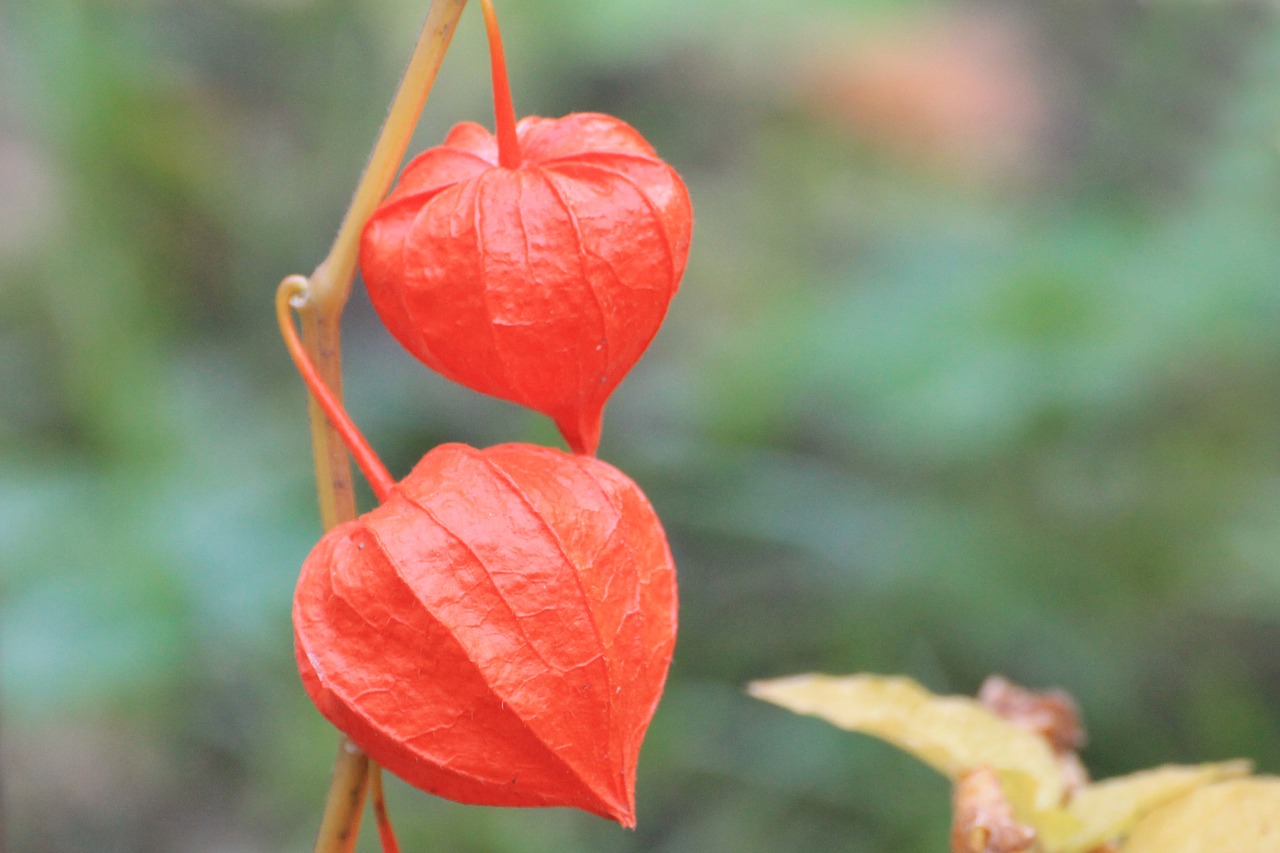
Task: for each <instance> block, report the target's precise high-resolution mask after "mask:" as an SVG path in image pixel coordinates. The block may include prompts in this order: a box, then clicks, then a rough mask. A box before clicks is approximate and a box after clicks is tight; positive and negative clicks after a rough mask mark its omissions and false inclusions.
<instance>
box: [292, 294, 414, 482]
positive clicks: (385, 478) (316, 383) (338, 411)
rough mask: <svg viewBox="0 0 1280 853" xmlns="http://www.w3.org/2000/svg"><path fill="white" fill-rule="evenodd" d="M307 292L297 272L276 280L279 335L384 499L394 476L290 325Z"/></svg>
mask: <svg viewBox="0 0 1280 853" xmlns="http://www.w3.org/2000/svg"><path fill="white" fill-rule="evenodd" d="M308 295H309V290H308V287H307V280H306V279H305V278H304V277H302V276H300V275H291V276H289V277H288V278H286V279H285V280H284V281H282V282H280V287H279V289H278V290H276V320H277V321H278V322H279V324H280V334H281V335H282V336H283V337H284V343H285V346H286V347H288V348H289V355H290V356H291V357H292V358H293V363H294V365H295V366H296V367H297V368H298V373H299V374H301V375H302V381H303V382H305V383H306V384H307V388H308V390H310V391H311V395H312V396H313V397H315V400H316V402H317V403H319V404H320V408H321V409H323V410H324V413H325V416H326V417H328V418H329V422H330V423H331V424H333V428H334V429H335V430H337V432H338V435H340V436H341V437H342V443H343V444H345V445H346V446H347V450H349V451H350V452H351V457H352V458H353V459H355V461H356V464H357V465H359V466H360V470H361V472H363V473H364V476H365V479H366V480H368V481H369V485H370V486H372V487H373V493H374V494H375V495H377V497H378V501H379V503H382V502H385V501H386V500H387V498H388V497H390V496H391V492H392V490H393V489H394V488H395V486H396V481H395V479H394V478H392V476H391V474H389V473H388V472H387V469H386V467H385V466H384V465H383V464H382V460H381V459H379V458H378V455H377V454H376V453H374V452H373V448H371V447H370V446H369V442H368V441H366V440H365V437H364V436H363V435H361V434H360V430H359V429H357V428H356V425H355V424H354V423H352V421H351V418H350V417H348V415H347V412H346V410H345V409H343V408H342V404H341V403H339V402H338V400H337V398H335V397H334V396H333V394H332V392H330V391H329V388H328V386H327V385H325V383H324V380H323V379H321V378H320V373H319V371H318V370H317V369H316V366H315V364H314V363H312V361H311V357H310V356H309V355H307V352H306V350H305V349H304V348H303V346H302V340H301V339H300V338H299V337H298V330H297V329H296V328H295V327H294V325H293V314H292V312H291V309H292V308H294V307H299V306H300V304H305V301H304V300H306V299H307V298H308Z"/></svg>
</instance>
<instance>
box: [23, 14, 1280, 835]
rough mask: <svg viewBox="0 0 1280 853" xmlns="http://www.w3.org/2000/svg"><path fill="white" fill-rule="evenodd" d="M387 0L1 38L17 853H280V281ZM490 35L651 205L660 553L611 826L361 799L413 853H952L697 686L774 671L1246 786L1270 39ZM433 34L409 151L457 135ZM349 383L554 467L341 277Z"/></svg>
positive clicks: (1252, 739) (345, 124)
mask: <svg viewBox="0 0 1280 853" xmlns="http://www.w3.org/2000/svg"><path fill="white" fill-rule="evenodd" d="M424 9H425V2H423V0H413V2H411V0H381V2H372V0H360V2H355V3H343V2H338V0H201V2H197V0H81V1H80V2H76V0H5V2H4V4H3V6H0V390H2V392H3V393H0V584H2V586H0V595H2V606H3V612H2V630H3V633H2V634H0V655H2V660H3V682H2V685H0V701H3V717H2V718H0V749H2V750H3V782H2V785H3V798H4V800H3V802H4V818H3V820H4V823H5V829H6V832H7V834H8V836H9V841H10V845H11V848H12V849H13V850H16V851H45V850H48V851H71V850H90V849H92V850H95V851H276V850H303V849H309V846H310V844H311V841H312V839H313V837H314V832H315V830H316V826H317V823H318V818H319V813H320V808H321V801H322V798H323V795H324V790H325V787H326V784H327V774H328V770H329V766H330V762H331V759H332V756H333V752H334V749H335V745H336V740H335V737H334V734H333V732H332V730H331V729H329V727H328V726H327V724H326V723H325V722H324V721H323V720H322V719H321V718H320V717H319V715H318V714H317V713H316V712H315V711H314V710H313V709H312V707H311V706H310V704H309V703H308V701H307V699H306V697H305V695H304V694H303V692H302V690H301V687H300V684H299V682H298V678H297V675H296V672H295V669H294V665H293V660H292V641H291V628H290V624H289V607H290V596H291V591H292V585H293V581H294V578H295V577H296V572H297V569H298V566H299V565H300V563H301V561H302V559H303V558H304V557H305V555H306V553H307V552H308V550H309V548H310V547H311V545H312V544H313V543H314V541H315V540H316V538H317V537H318V535H319V525H318V521H317V517H316V510H315V504H314V487H313V483H312V480H311V477H312V474H311V469H310V456H309V450H308V445H307V441H308V439H307V432H306V422H305V414H304V396H303V391H302V388H301V385H300V384H299V382H298V380H297V379H296V377H295V375H294V373H293V370H292V367H291V366H290V364H289V362H288V359H287V358H286V355H285V352H284V349H283V347H282V345H281V344H280V342H279V340H278V337H277V333H276V330H275V326H274V321H273V317H272V308H271V303H272V295H273V291H274V288H275V285H276V283H277V282H278V281H279V280H280V278H281V277H283V276H284V275H286V274H288V273H291V272H306V271H309V270H310V269H312V267H313V266H314V265H315V263H316V262H317V261H318V260H319V258H320V257H321V256H322V255H323V253H324V252H325V250H326V248H327V245H328V241H329V239H330V237H331V235H332V233H333V231H334V230H335V228H336V226H337V223H338V221H339V219H340V216H341V212H342V210H343V209H344V207H345V204H346V201H347V198H348V195H349V193H350V192H351V189H352V188H353V186H354V183H355V180H356V178H357V175H358V173H359V170H360V167H361V165H362V163H363V161H364V158H365V155H366V153H367V151H368V148H369V145H370V143H371V141H372V139H373V136H374V134H375V132H376V130H377V127H378V124H379V122H380V120H381V118H382V114H383V111H384V109H385V104H386V103H387V101H388V100H389V98H390V94H391V92H392V89H393V87H394V83H395V80H396V77H397V75H398V73H399V71H400V68H401V67H402V65H403V62H404V61H405V59H406V58H407V55H408V51H409V48H410V46H411V44H412V41H413V39H414V36H415V33H416V29H417V26H418V24H419V22H420V19H421V16H422V15H423V13H424ZM500 9H501V11H502V13H503V22H504V31H505V36H506V41H507V50H508V58H509V62H510V65H511V72H512V77H513V87H514V91H515V97H516V107H517V111H518V112H519V113H521V114H528V113H535V114H542V115H560V114H563V113H565V112H570V111H574V110H601V111H607V112H611V113H614V114H616V115H619V116H621V117H623V118H625V119H627V120H628V121H630V122H631V123H633V124H635V125H636V126H637V127H639V128H640V130H641V131H642V132H643V133H644V134H645V135H646V136H647V137H648V138H649V139H650V141H651V142H653V143H654V145H655V146H656V148H657V149H658V151H659V152H660V153H661V154H662V155H663V156H664V157H665V158H666V159H667V160H669V161H670V162H671V163H673V164H674V165H675V166H676V167H677V168H678V169H679V170H680V171H681V172H682V173H683V175H684V176H685V178H686V180H687V182H688V184H689V187H690V190H691V192H692V195H693V199H694V204H695V210H696V228H695V236H694V247H693V252H692V256H691V259H690V263H689V269H688V273H687V274H686V276H685V279H684V283H683V287H682V290H681V293H680V294H679V296H678V297H677V298H676V301H675V302H674V304H673V306H672V309H671V314H670V316H669V319H668V322H667V324H666V326H665V327H664V330H663V332H662V333H661V334H660V335H659V336H658V338H657V340H656V341H655V343H654V344H653V346H652V348H651V350H650V352H649V354H648V355H647V356H646V358H645V359H644V360H643V361H642V362H641V363H640V365H639V366H638V367H637V368H636V369H635V371H634V372H633V374H632V375H631V377H630V378H629V379H628V381H627V382H625V383H624V384H623V385H622V387H621V388H620V389H619V391H618V392H617V394H616V395H615V396H614V398H613V402H612V403H611V405H610V409H609V412H608V416H607V418H606V423H605V437H604V443H603V446H602V450H601V455H602V456H603V457H604V458H605V459H607V460H608V461H610V462H612V463H614V464H616V465H618V466H619V467H621V468H622V469H624V470H625V471H627V472H628V473H629V474H630V475H631V476H632V477H634V478H635V479H636V480H637V481H638V482H639V483H640V484H641V486H642V487H643V488H644V489H645V490H646V491H647V492H648V494H649V495H650V497H651V499H652V501H653V503H654V504H655V506H656V507H657V509H658V511H659V513H660V514H661V516H662V517H663V519H664V521H665V523H666V524H667V527H668V531H669V533H670V537H671V542H672V547H673V549H674V551H675V554H676V557H677V562H678V565H679V569H680V573H681V589H682V596H683V600H682V613H681V618H682V624H681V637H680V643H679V646H678V650H677V655H676V660H675V663H674V667H673V670H672V673H671V678H670V682H669V685H668V689H667V695H666V697H665V699H664V701H663V704H662V706H661V708H660V710H659V712H658V715H657V718H656V720H655V722H654V724H653V728H652V729H651V732H650V736H649V740H648V742H647V744H646V748H645V750H644V752H643V753H642V756H641V766H640V778H639V799H640V802H639V812H640V813H639V822H640V823H639V829H638V830H637V831H636V832H634V833H630V832H626V831H623V830H620V829H618V828H617V827H616V826H613V825H612V824H609V823H607V822H605V821H602V820H600V819H597V818H593V817H589V816H585V815H580V814H576V813H571V812H568V811H564V810H544V811H522V810H503V809H483V808H475V807H466V806H459V805H455V804H452V803H447V802H443V801H440V800H436V799H434V798H432V797H430V796H428V795H426V794H423V793H420V792H418V791H415V790H413V789H410V788H408V787H406V786H404V785H402V784H400V783H398V782H396V781H393V782H391V783H390V789H389V793H388V796H389V798H390V801H391V808H392V813H393V817H394V818H395V820H396V823H397V826H398V828H399V830H400V832H401V835H402V838H401V840H402V843H403V846H404V848H405V849H406V851H418V850H423V851H425V850H433V851H437V850H439V851H446V850H447V851H523V852H524V853H536V852H537V851H720V850H724V851H778V850H805V851H809V850H814V851H825V850H849V851H939V850H943V849H945V844H946V840H945V838H946V826H947V821H948V811H949V807H948V802H947V798H948V788H947V786H946V784H945V783H944V782H943V781H942V780H941V779H939V778H937V777H935V776H934V775H933V774H932V773H931V772H929V771H927V770H925V769H923V768H922V767H921V766H919V765H917V764H916V763H915V761H914V760H913V759H911V758H909V757H907V756H905V755H903V754H901V753H898V752H896V751H894V750H892V749H890V748H888V747H885V746H883V745H881V744H878V743H875V742H872V741H871V740H869V739H867V738H863V737H861V736H856V735H851V734H845V733H841V732H838V731H836V730H834V729H829V728H827V727H826V726H824V725H823V724H822V723H819V722H817V721H814V720H810V719H806V718H799V717H793V716H789V715H788V714H786V713H785V712H783V711H781V710H779V709H776V708H773V707H770V706H766V705H764V704H762V703H759V702H756V701H754V700H751V699H749V698H747V697H746V696H744V694H743V685H744V684H745V682H746V681H748V680H750V679H753V678H761V677H769V676H777V675H783V674H789V673H792V672H802V671H810V670H824V671H829V672H853V671H866V670H869V671H880V672H902V673H908V674H911V675H914V676H915V677H917V678H919V679H921V680H923V681H924V682H925V683H927V684H928V685H929V686H930V687H932V688H934V689H936V690H940V691H949V692H966V693H967V692H972V691H974V690H975V689H976V687H977V686H978V684H979V683H980V682H981V680H982V678H983V677H984V676H985V675H986V674H987V673H990V672H1002V673H1005V674H1007V675H1009V676H1011V677H1013V678H1015V679H1017V680H1020V681H1022V682H1025V683H1028V684H1030V685H1033V686H1049V685H1060V686H1062V687H1064V688H1067V689H1069V690H1070V691H1071V692H1073V693H1074V694H1075V695H1076V697H1078V699H1079V700H1080V702H1081V704H1082V706H1083V708H1084V710H1085V713H1086V718H1087V721H1088V723H1089V727H1090V733H1091V744H1090V746H1089V748H1088V749H1087V751H1086V753H1085V759H1086V761H1087V762H1088V763H1089V765H1090V766H1091V767H1092V769H1093V770H1094V771H1095V773H1096V774H1097V775H1110V774H1114V773H1120V772H1127V771H1129V770H1133V769H1136V768H1139V767H1142V766H1146V765H1151V764H1158V763H1162V762H1166V761H1179V762H1194V761H1206V760H1215V759H1221V758H1228V757H1234V756H1247V757H1251V758H1253V759H1254V760H1255V761H1256V762H1257V764H1258V766H1259V768H1260V769H1261V770H1264V771H1268V772H1280V655H1277V643H1278V642H1280V440H1278V439H1280V10H1278V9H1277V7H1276V6H1275V5H1274V4H1271V3H1269V2H1263V0H1259V2H1234V1H1233V0H1223V2H1195V0H1151V2H1121V0H1038V1H1037V2H1026V0H1004V1H1003V2H1002V1H1001V0H991V2H953V3H937V2H924V0H915V1H914V2H912V1H910V0H875V2H856V3H855V2H849V1H848V0H846V2H841V0H805V1H804V2H801V1H800V0H750V2H743V1H742V0H704V2H698V3H682V2H672V0H660V2H657V1H655V0H609V2H587V0H556V2H552V0H528V2H523V3H515V2H508V3H505V4H501V5H500ZM479 17H480V16H479V12H478V9H474V8H473V9H468V11H467V14H466V15H465V18H464V23H463V26H462V27H461V28H460V30H459V32H458V35H457V37H456V38H455V41H454V46H453V48H452V49H451V51H450V54H449V57H448V59H447V61H446V62H445V65H444V68H443V71H442V77H441V80H440V82H439V84H438V86H437V89H436V91H435V92H434V93H433V95H432V99H431V101H430V102H429V103H428V105H427V110H426V114H425V116H424V118H423V121H422V124H421V126H420V129H419V133H418V136H417V139H416V144H415V148H421V147H424V146H427V145H430V144H433V143H435V142H437V141H439V139H440V138H441V137H442V136H443V135H444V133H445V131H446V130H447V128H448V127H449V126H450V125H451V124H453V123H454V122H456V121H459V120H462V119H468V118H470V119H476V120H481V121H484V122H486V123H489V118H488V116H489V111H490V101H489V94H488V78H487V70H486V66H485V45H484V39H483V34H482V29H481V27H480V24H479ZM345 369H346V376H347V382H348V404H349V407H350V409H351V411H352V413H353V415H354V417H355V419H356V421H357V422H358V423H359V424H360V425H361V426H362V427H363V428H364V429H365V430H366V431H367V433H368V435H369V436H370V439H371V441H372V443H373V445H374V446H375V447H376V448H378V450H379V451H380V452H381V453H382V455H383V458H384V459H385V460H386V462H387V463H388V465H389V467H390V468H391V470H392V471H393V472H400V473H403V472H406V471H407V470H408V468H409V467H410V466H411V465H412V463H413V462H414V461H416V459H417V458H418V457H419V456H420V455H421V454H422V453H423V452H424V451H425V450H426V449H427V448H428V447H430V446H432V445H434V444H436V443H439V442H443V441H455V440H456V441H466V442H468V443H471V444H476V445H481V446H483V445H487V444H492V443H498V442H502V441H512V440H529V441H538V442H545V443H551V444H555V443H558V440H557V438H556V436H555V434H554V432H553V431H552V429H551V428H550V426H549V425H548V423H546V422H545V421H543V420H542V419H541V418H539V417H537V416H534V415H531V414H528V413H526V412H523V411H521V410H519V409H517V408H516V407H514V406H511V405H507V404H504V403H500V402H496V401H492V400H487V399H482V398H479V397H477V396H476V395H474V394H471V393H470V392H468V391H465V390H463V389H461V388H459V387H456V386H452V385H450V384H448V383H446V382H444V381H443V380H441V379H439V378H438V377H436V376H434V375H431V374H429V373H428V372H427V371H426V370H425V369H424V368H422V367H420V366H419V365H418V364H417V363H416V362H414V361H413V360H411V359H410V358H409V357H408V356H406V355H404V354H403V353H402V352H400V351H399V350H398V349H397V347H396V345H395V344H394V342H393V341H392V340H391V339H390V338H389V336H388V335H387V334H386V333H385V332H384V331H383V330H382V329H381V327H380V326H379V325H378V323H377V321H376V318H374V316H373V315H372V312H371V309H370V308H369V306H368V304H367V302H366V301H365V299H364V297H363V295H362V294H360V293H359V292H358V291H357V294H356V296H355V297H354V299H353V302H352V304H351V306H350V309H349V312H348V315H347V320H346V362H345ZM367 500H368V498H367V496H366V501H367ZM366 505H367V504H366ZM375 847H376V845H375V843H374V841H373V839H372V837H371V836H370V835H369V834H368V833H366V838H365V839H364V843H363V845H362V848H361V849H362V850H367V851H371V850H373V849H375Z"/></svg>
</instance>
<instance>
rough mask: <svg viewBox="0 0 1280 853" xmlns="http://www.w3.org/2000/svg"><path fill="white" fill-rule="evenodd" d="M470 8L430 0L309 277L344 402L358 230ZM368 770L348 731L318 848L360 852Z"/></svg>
mask: <svg viewBox="0 0 1280 853" xmlns="http://www.w3.org/2000/svg"><path fill="white" fill-rule="evenodd" d="M465 5H466V0H431V6H430V8H429V9H428V10H427V17H426V20H425V21H424V22H423V25H422V32H421V33H420V34H419V36H418V42H417V45H416V46H415V47H414V49H413V55H412V56H411V57H410V58H409V65H408V67H407V68H406V69H405V73H404V77H403V78H401V80H400V86H399V88H398V89H397V90H396V94H395V97H394V98H393V100H392V102H391V108H390V110H389V111H388V113H387V118H386V121H385V122H384V123H383V125H382V131H381V133H380V134H379V136H378V139H377V141H376V142H375V143H374V146H373V152H372V154H370V156H369V162H368V163H367V164H366V166H365V170H364V174H363V175H361V177H360V183H359V184H358V185H357V186H356V191H355V193H354V195H353V196H352V199H351V205H350V206H349V207H348V208H347V212H346V215H345V216H344V217H343V220H342V225H341V226H340V227H339V229H338V235H337V237H336V238H335V239H334V242H333V246H332V247H331V248H330V249H329V254H328V255H327V256H326V257H325V259H324V260H323V261H321V262H320V265H319V266H317V267H316V269H315V271H314V272H313V273H312V274H311V277H310V278H309V279H308V280H307V297H308V298H307V299H306V300H304V303H305V304H303V305H300V306H298V314H299V317H300V319H301V324H302V343H303V348H304V349H305V351H306V353H307V355H308V356H309V357H310V360H311V362H312V363H313V364H314V365H315V369H316V371H317V373H318V374H319V376H320V377H321V379H322V380H323V381H324V384H325V386H326V387H327V388H328V389H329V391H330V392H331V393H332V394H333V397H334V399H335V400H337V401H338V403H339V404H340V403H341V401H342V356H341V343H342V336H341V320H342V310H343V308H344V307H345V306H346V302H347V296H348V295H349V294H350V292H351V284H352V282H353V281H354V280H355V273H356V266H357V263H358V260H359V248H360V232H361V229H362V228H363V227H364V223H365V220H367V219H368V218H369V216H370V214H372V213H373V211H374V209H375V208H376V207H377V206H378V204H379V203H380V202H381V201H382V199H383V198H384V197H386V194H387V190H388V189H390V187H391V183H392V181H393V180H394V179H395V175H396V172H397V171H398V170H399V168H400V162H401V161H402V160H403V159H404V153H405V150H406V149H407V148H408V147H409V138H410V137H411V136H412V134H413V129H414V127H415V126H416V125H417V123H418V116H419V115H420V114H421V112H422V107H423V104H425V103H426V100H427V94H428V93H429V92H430V91H431V85H432V83H434V82H435V77H436V72H437V71H439V69H440V63H441V62H442V61H443V60H444V54H445V51H446V50H447V49H448V47H449V41H450V39H451V38H452V37H453V32H454V30H455V29H456V28H457V24H458V19H459V17H461V15H462V9H463V7H464V6H465ZM307 412H308V417H309V419H310V423H311V441H312V449H313V455H314V460H315V469H316V488H317V494H318V499H319V504H320V518H321V521H322V522H323V524H324V528H325V530H329V529H332V528H333V527H334V526H335V525H337V524H340V523H342V522H343V521H347V520H349V519H352V518H355V516H356V508H355V496H354V492H353V490H352V483H351V465H350V462H349V461H348V458H347V449H346V447H345V445H344V444H343V441H342V437H341V436H340V435H339V433H338V432H337V430H335V429H334V428H333V427H332V426H331V425H330V423H329V421H328V419H327V418H326V417H325V415H324V412H323V411H322V410H321V407H320V404H319V403H318V402H317V400H316V397H315V395H314V394H313V395H309V397H308V409H307ZM368 773H369V759H368V757H367V756H366V755H364V753H362V752H361V751H360V750H359V749H358V748H357V747H356V746H355V744H353V743H351V741H349V740H348V739H347V738H346V736H345V735H344V736H343V737H342V739H341V742H340V744H339V747H338V757H337V759H336V760H335V762H334V766H333V775H332V777H331V779H330V783H329V794H328V797H327V799H326V802H325V811H324V817H323V818H322V820H321V823H320V832H319V835H318V836H317V838H316V846H315V851H316V853H351V851H353V850H354V849H355V845H356V841H357V839H358V837H359V830H360V816H361V812H362V811H363V806H364V797H365V791H366V788H367V786H368Z"/></svg>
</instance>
